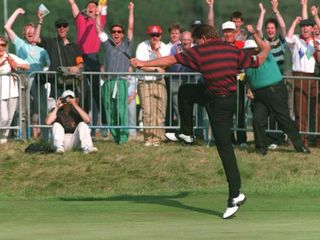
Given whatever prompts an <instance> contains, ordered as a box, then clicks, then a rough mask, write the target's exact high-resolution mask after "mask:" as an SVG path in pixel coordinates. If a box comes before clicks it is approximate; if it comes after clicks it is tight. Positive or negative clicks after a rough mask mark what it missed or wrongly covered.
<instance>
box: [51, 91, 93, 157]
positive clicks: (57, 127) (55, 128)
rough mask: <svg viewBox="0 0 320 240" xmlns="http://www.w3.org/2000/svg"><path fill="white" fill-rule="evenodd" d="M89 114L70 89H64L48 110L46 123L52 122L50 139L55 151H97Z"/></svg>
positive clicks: (59, 152) (60, 152)
mask: <svg viewBox="0 0 320 240" xmlns="http://www.w3.org/2000/svg"><path fill="white" fill-rule="evenodd" d="M89 122H90V117H89V115H88V114H87V113H86V112H85V111H84V110H83V109H82V108H81V107H80V106H79V105H78V99H77V98H76V96H75V94H74V92H73V91H71V90H65V91H64V92H63V93H62V95H61V97H59V98H58V99H57V101H56V106H55V107H54V108H53V109H52V110H51V111H50V112H49V114H48V116H47V118H46V124H47V125H51V124H52V140H53V147H54V150H55V151H56V153H58V154H63V153H64V152H65V151H66V150H71V149H81V150H82V151H83V153H92V152H97V151H98V149H97V148H95V147H93V144H92V139H91V135H90V128H89V126H88V123H89Z"/></svg>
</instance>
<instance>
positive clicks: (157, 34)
mask: <svg viewBox="0 0 320 240" xmlns="http://www.w3.org/2000/svg"><path fill="white" fill-rule="evenodd" d="M160 36H161V34H159V33H153V34H150V37H160Z"/></svg>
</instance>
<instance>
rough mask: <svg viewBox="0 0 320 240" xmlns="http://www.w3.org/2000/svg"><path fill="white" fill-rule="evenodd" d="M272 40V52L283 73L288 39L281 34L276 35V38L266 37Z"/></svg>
mask: <svg viewBox="0 0 320 240" xmlns="http://www.w3.org/2000/svg"><path fill="white" fill-rule="evenodd" d="M266 40H268V41H269V42H270V46H271V53H272V55H273V57H274V58H275V60H276V62H277V64H278V66H279V69H280V71H281V73H283V70H284V59H285V51H286V40H285V39H284V38H283V37H281V35H278V36H276V37H275V38H274V39H268V38H267V39H266Z"/></svg>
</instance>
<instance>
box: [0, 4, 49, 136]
mask: <svg viewBox="0 0 320 240" xmlns="http://www.w3.org/2000/svg"><path fill="white" fill-rule="evenodd" d="M23 14H25V11H24V10H23V9H22V8H17V9H16V10H15V11H14V13H13V14H12V15H11V16H10V17H9V19H8V21H7V23H6V24H5V26H4V29H5V31H6V32H7V34H8V37H9V39H10V40H11V42H12V43H13V45H14V47H15V51H16V54H17V56H18V57H20V58H22V59H24V60H26V61H27V62H28V63H29V65H30V70H28V71H26V74H27V75H28V74H30V73H32V72H34V71H43V70H45V69H48V67H49V65H50V60H49V55H48V53H47V51H46V50H44V49H43V48H41V47H39V46H37V45H36V42H35V41H34V34H35V27H34V24H33V23H28V24H26V25H25V26H24V27H23V36H24V40H23V39H21V38H20V37H18V36H17V35H16V33H15V32H14V31H13V29H12V25H13V24H14V22H15V21H16V19H17V17H18V16H19V15H23ZM38 77H39V76H36V77H34V76H33V77H32V78H30V79H29V80H30V82H28V83H27V84H28V90H30V93H31V94H30V95H31V119H32V120H33V122H32V124H35V125H36V124H39V123H41V124H44V119H45V117H46V115H47V112H48V110H47V105H48V104H47V102H48V101H47V91H46V89H45V86H44V84H40V79H39V78H38ZM40 103H41V104H40ZM39 105H40V109H38V106H39ZM39 110H40V118H39V117H38V118H37V115H38V113H39ZM32 115H33V116H32ZM39 119H40V120H41V121H38V120H39ZM32 135H33V137H34V138H37V137H38V135H39V129H38V128H33V129H32ZM41 135H42V136H41V137H42V138H43V139H44V140H46V139H47V138H48V137H49V136H48V133H47V130H46V129H41Z"/></svg>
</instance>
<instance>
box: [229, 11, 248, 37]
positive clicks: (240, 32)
mask: <svg viewBox="0 0 320 240" xmlns="http://www.w3.org/2000/svg"><path fill="white" fill-rule="evenodd" d="M230 20H231V21H232V22H234V23H235V24H236V40H238V41H245V40H246V39H247V34H246V33H245V30H244V29H242V28H241V27H242V25H243V24H244V18H243V16H242V13H241V12H239V11H235V12H233V13H232V14H231V19H230Z"/></svg>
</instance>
